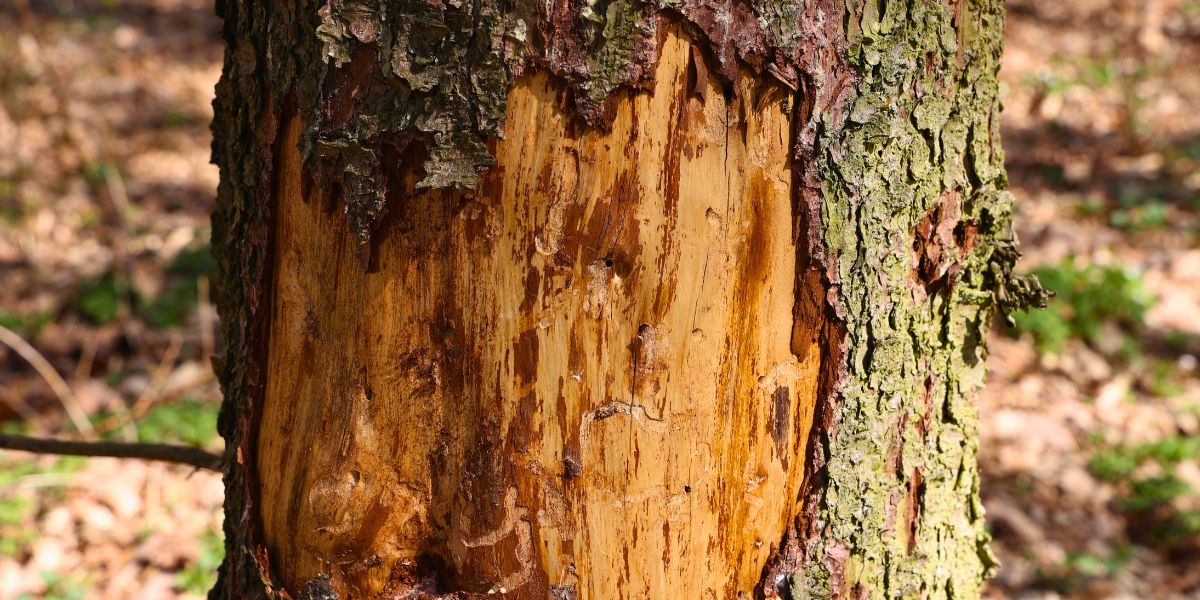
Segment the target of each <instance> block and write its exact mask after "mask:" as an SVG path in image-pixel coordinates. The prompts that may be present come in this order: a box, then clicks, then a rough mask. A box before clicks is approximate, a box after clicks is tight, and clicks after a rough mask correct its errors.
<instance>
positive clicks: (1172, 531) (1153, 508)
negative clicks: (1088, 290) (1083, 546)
mask: <svg viewBox="0 0 1200 600" xmlns="http://www.w3.org/2000/svg"><path fill="white" fill-rule="evenodd" d="M1197 456H1200V436H1182V435H1177V436H1172V437H1169V438H1166V439H1163V440H1159V441H1157V442H1152V443H1148V444H1141V445H1137V446H1118V447H1115V448H1108V449H1102V450H1099V451H1097V452H1095V453H1094V454H1093V455H1092V459H1091V463H1090V467H1091V470H1092V472H1093V473H1095V474H1096V476H1097V477H1099V478H1101V479H1104V480H1106V481H1109V482H1112V483H1115V484H1118V485H1119V486H1120V487H1121V489H1122V492H1121V497H1120V499H1119V500H1118V501H1117V506H1118V508H1120V509H1121V510H1122V511H1124V512H1126V513H1129V514H1131V515H1133V516H1136V517H1137V520H1138V521H1139V523H1143V524H1144V526H1143V525H1139V528H1140V529H1141V530H1142V531H1140V532H1139V533H1140V534H1142V535H1150V536H1152V537H1153V538H1154V539H1156V540H1158V541H1160V542H1164V543H1166V544H1168V545H1175V544H1177V543H1179V542H1180V541H1182V540H1184V539H1186V538H1189V537H1192V536H1195V535H1197V534H1200V512H1197V511H1195V510H1190V509H1179V508H1177V507H1176V504H1177V502H1176V501H1177V500H1178V499H1183V498H1189V499H1190V498H1191V497H1192V496H1194V495H1195V494H1196V493H1197V491H1196V490H1194V489H1192V486H1190V485H1189V484H1188V483H1187V482H1186V481H1184V480H1183V479H1181V478H1180V477H1179V476H1178V475H1177V474H1176V468H1177V467H1178V466H1179V464H1180V463H1182V462H1183V461H1186V460H1194V459H1195V458H1196V457H1197ZM1151 465H1153V466H1155V467H1157V469H1154V468H1143V467H1148V466H1151ZM1146 521H1148V522H1146Z"/></svg>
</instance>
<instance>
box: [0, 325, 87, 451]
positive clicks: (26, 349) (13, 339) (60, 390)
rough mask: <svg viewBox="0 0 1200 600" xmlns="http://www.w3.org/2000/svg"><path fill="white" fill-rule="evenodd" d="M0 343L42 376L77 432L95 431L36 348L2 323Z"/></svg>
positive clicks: (65, 384)
mask: <svg viewBox="0 0 1200 600" xmlns="http://www.w3.org/2000/svg"><path fill="white" fill-rule="evenodd" d="M0 343H2V344H4V345H5V346H8V347H9V348H11V349H12V350H13V352H16V353H17V354H19V355H20V356H21V358H24V359H25V360H26V361H27V362H28V363H29V364H30V365H32V366H33V368H34V370H35V371H37V372H38V374H39V375H41V376H42V379H44V380H46V384H47V385H49V386H50V389H51V390H53V391H54V395H55V396H58V401H59V402H61V403H62V405H63V408H64V409H66V411H67V416H68V417H70V418H71V422H72V423H74V424H75V429H78V430H79V433H81V434H83V435H85V436H87V437H91V436H92V435H93V434H94V433H95V429H94V428H93V427H92V422H91V421H89V420H88V416H87V413H86V412H85V411H84V410H83V407H82V406H80V405H79V399H78V398H76V397H75V393H74V392H72V391H71V386H69V385H67V382H66V380H64V379H63V378H62V375H59V374H58V371H56V370H54V366H53V365H51V364H50V361H48V360H46V357H44V356H42V353H41V352H38V351H37V348H34V347H33V346H31V345H29V342H26V341H25V339H24V338H22V337H21V336H19V335H17V334H16V333H15V332H13V331H12V330H11V329H9V328H7V327H5V326H3V325H0Z"/></svg>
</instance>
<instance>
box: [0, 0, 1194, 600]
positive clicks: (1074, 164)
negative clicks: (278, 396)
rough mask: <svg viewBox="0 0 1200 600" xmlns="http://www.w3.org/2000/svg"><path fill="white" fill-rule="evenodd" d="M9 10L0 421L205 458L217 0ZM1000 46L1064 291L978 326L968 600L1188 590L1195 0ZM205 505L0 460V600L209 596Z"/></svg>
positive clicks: (1148, 1)
mask: <svg viewBox="0 0 1200 600" xmlns="http://www.w3.org/2000/svg"><path fill="white" fill-rule="evenodd" d="M0 2H4V3H5V4H0V278H2V279H0V282H2V284H0V427H2V428H3V430H4V431H7V432H20V433H26V434H30V435H42V436H51V435H58V434H68V433H81V432H82V433H84V434H87V435H89V436H94V437H96V438H103V439H112V440H140V441H167V442H176V443H186V444H193V445H199V446H204V447H206V448H208V449H210V450H214V451H219V450H220V448H221V441H220V439H219V438H218V437H217V435H216V431H215V423H216V414H217V407H218V404H219V390H218V389H217V387H216V384H215V382H214V380H213V377H212V374H211V369H210V367H209V359H210V358H211V356H212V354H213V352H214V345H216V344H217V343H218V341H217V340H216V339H215V336H216V315H215V312H214V310H213V308H212V306H211V304H210V302H209V287H210V284H209V281H210V278H211V277H212V276H213V275H214V271H215V265H214V263H213V261H212V259H211V258H210V257H209V254H208V252H209V245H208V239H209V234H210V229H209V216H208V215H209V212H210V211H211V210H212V208H213V202H214V200H213V198H214V194H215V189H216V184H217V171H216V168H215V167H213V166H212V165H210V164H208V156H209V139H210V137H209V132H208V122H209V119H210V118H211V116H212V109H211V106H210V102H211V101H212V94H213V85H214V83H215V82H216V80H217V78H218V76H219V75H220V68H221V58H222V48H221V42H220V38H219V28H220V23H219V21H218V20H217V19H216V17H215V16H214V15H213V7H212V3H211V0H127V1H120V2H118V1H116V0H58V1H52V0H51V1H35V0H0ZM1007 39H1008V42H1007V54H1006V56H1005V61H1004V69H1003V72H1002V74H1001V77H1002V80H1003V93H1002V95H1003V98H1004V104H1005V112H1004V120H1003V130H1004V131H1003V135H1004V142H1005V146H1006V148H1007V155H1008V168H1009V176H1010V179H1011V182H1012V188H1013V191H1014V192H1015V193H1016V195H1017V197H1018V199H1019V207H1020V213H1019V215H1018V226H1019V230H1020V234H1021V238H1022V240H1023V242H1024V249H1025V252H1026V260H1025V262H1024V268H1025V269H1026V270H1030V271H1035V272H1037V273H1038V274H1039V275H1040V276H1041V278H1042V281H1043V283H1044V284H1046V286H1047V287H1048V288H1050V289H1053V290H1055V291H1057V292H1058V296H1057V297H1056V298H1054V299H1053V300H1052V301H1051V304H1050V307H1049V308H1048V309H1047V310H1045V311H1041V312H1036V313H1031V314H1023V315H1018V318H1017V324H1016V327H1012V328H1009V327H1004V326H1001V325H997V327H996V328H995V329H994V330H993V332H992V334H991V341H990V348H991V356H990V359H989V364H990V367H991V373H990V376H989V381H990V382H989V386H988V388H987V389H986V391H985V392H983V393H982V394H981V396H980V398H979V404H980V408H981V412H982V432H983V438H984V441H983V450H982V455H981V457H980V460H981V468H982V470H983V473H984V480H983V482H984V483H983V490H982V492H983V496H984V501H985V504H986V506H987V509H988V520H989V524H990V527H991V530H992V532H993V535H994V536H995V543H994V544H993V549H994V551H995V553H996V554H997V555H998V557H999V559H1000V561H1001V565H1002V566H1001V567H1000V569H999V571H998V574H997V577H996V578H995V579H994V580H993V581H992V582H991V583H990V585H989V588H988V592H987V593H988V596H989V597H991V598H1129V599H1141V598H1164V599H1166V598H1200V377H1198V375H1200V367H1198V364H1197V363H1198V357H1200V66H1198V65H1200V0H1140V1H1138V0H1062V1H1060V2H1041V1H1036V0H1012V1H1010V2H1009V25H1008V32H1007ZM30 356H32V357H34V358H33V360H32V361H31V360H30V359H29V357H30ZM34 365H37V366H34ZM221 501H222V488H221V482H220V478H219V476H218V475H216V474H213V473H209V472H203V471H193V470H192V469H190V468H186V467H181V466H169V465H164V464H158V463H147V462H140V461H123V462H119V461H116V460H111V459H90V460H83V459H74V458H55V457H45V456H44V457H35V456H32V455H29V454H22V453H15V452H3V451H0V600H9V599H17V598H48V599H79V598H113V599H118V598H120V599H124V598H174V597H193V598H199V597H202V596H203V595H204V594H205V592H206V590H207V589H208V588H209V587H210V586H211V585H212V582H213V580H214V573H215V569H216V567H217V565H218V564H219V563H220V560H221V553H222V547H221V544H222V542H221V533H220V531H221V529H220V521H221Z"/></svg>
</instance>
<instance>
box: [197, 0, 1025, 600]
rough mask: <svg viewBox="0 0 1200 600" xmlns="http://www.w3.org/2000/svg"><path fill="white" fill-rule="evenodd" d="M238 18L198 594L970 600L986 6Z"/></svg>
mask: <svg viewBox="0 0 1200 600" xmlns="http://www.w3.org/2000/svg"><path fill="white" fill-rule="evenodd" d="M218 10H219V12H220V13H221V14H222V16H223V17H224V19H225V36H226V41H227V48H228V49H227V53H226V63H225V70H224V74H223V77H222V80H221V82H220V83H219V84H218V97H217V101H216V103H215V108H216V115H215V119H214V125H213V132H214V137H215V141H214V146H213V149H214V161H215V162H216V163H217V164H218V165H219V166H220V168H221V185H220V189H219V196H220V197H219V205H218V210H217V213H216V214H215V216H214V251H215V253H216V255H217V257H218V260H219V262H220V264H221V268H222V276H221V281H220V286H219V289H218V293H219V299H220V301H219V306H220V309H221V315H222V322H223V324H224V333H225V344H226V348H225V353H224V355H223V357H222V359H221V360H220V361H219V362H218V365H217V370H218V373H219V374H220V376H221V381H222V386H223V389H224V391H225V395H226V399H225V405H224V407H223V410H222V414H221V422H220V428H221V432H222V434H223V435H224V436H225V438H226V442H227V450H226V457H225V462H226V465H225V482H226V494H227V500H226V506H225V508H226V544H227V558H226V562H225V565H224V566H223V567H222V572H221V578H220V581H219V583H218V585H217V587H216V588H215V589H214V590H213V592H212V594H211V597H213V598H302V599H303V598H312V599H316V598H322V599H324V598H343V599H344V598H447V599H449V598H473V597H477V596H478V597H483V596H488V595H497V594H499V595H502V596H503V597H511V598H522V599H524V598H537V599H543V598H554V599H559V600H565V599H576V598H586V599H591V598H676V597H678V598H744V597H745V598H748V597H765V598H776V597H782V598H824V597H831V598H843V597H853V598H862V597H880V598H884V597H888V598H890V597H931V598H948V597H973V596H978V594H979V588H980V585H981V582H982V580H983V578H984V577H985V575H986V573H987V572H988V570H989V569H990V567H991V565H992V561H991V558H990V554H989V553H988V551H987V534H986V532H985V531H984V528H983V511H982V508H981V506H980V505H979V500H978V474H977V471H976V468H975V452H976V448H977V442H976V421H977V419H976V415H975V412H974V408H973V405H972V402H971V397H972V394H973V392H974V390H976V389H977V388H978V386H979V385H980V384H981V382H982V375H983V356H984V347H983V336H984V332H985V331H986V329H987V327H988V326H989V324H990V321H991V318H992V315H993V313H994V312H996V309H1000V310H1002V311H1006V310H1008V309H1010V308H1012V307H1013V306H1016V305H1019V304H1020V303H1022V302H1027V301H1029V300H1031V299H1036V298H1037V295H1038V288H1037V287H1036V282H1031V281H1026V280H1023V279H1020V278H1016V277H1014V276H1013V274H1012V268H1013V264H1014V262H1015V260H1016V258H1017V251H1016V243H1015V239H1014V237H1013V235H1012V233H1011V224H1010V217H1009V215H1010V211H1011V204H1012V201H1011V199H1010V198H1009V196H1008V195H1007V193H1005V192H1004V191H1003V188H1004V187H1005V179H1004V172H1003V157H1002V153H1001V151H1000V148H999V140H998V138H997V131H998V127H997V117H998V101H997V84H996V77H995V76H996V69H997V66H998V59H999V53H1000V40H1001V29H1002V21H1003V14H1002V5H1001V2H1000V1H999V0H948V1H947V2H942V1H937V0H906V1H897V2H887V3H879V2H875V1H874V0H867V2H865V3H858V2H854V3H849V5H848V6H847V5H843V4H842V3H840V2H836V1H834V0H812V1H810V2H799V1H790V0H661V1H660V2H642V1H639V0H611V1H610V2H590V3H576V2H567V1H563V2H547V3H542V2H531V1H528V0H507V1H504V2H487V1H482V2H480V1H476V2H473V3H472V2H417V1H400V0H387V1H379V0H375V1H365V0H364V1H353V0H328V2H327V3H325V4H323V5H319V4H318V3H316V2H312V1H297V2H291V3H254V2H232V1H230V2H225V3H223V4H221V5H220V6H219V8H218Z"/></svg>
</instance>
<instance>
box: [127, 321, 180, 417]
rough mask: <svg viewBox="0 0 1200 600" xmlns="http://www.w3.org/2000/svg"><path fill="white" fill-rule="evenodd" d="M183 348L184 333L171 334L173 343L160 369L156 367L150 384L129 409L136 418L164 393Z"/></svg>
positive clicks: (160, 364)
mask: <svg viewBox="0 0 1200 600" xmlns="http://www.w3.org/2000/svg"><path fill="white" fill-rule="evenodd" d="M182 349H183V335H182V334H180V333H176V334H175V335H172V336H171V345H170V346H167V351H166V353H165V354H163V358H162V362H160V363H158V369H155V371H154V374H153V375H152V376H151V379H150V384H149V385H147V386H146V389H145V391H143V392H142V395H141V396H139V397H138V399H137V401H136V402H134V403H133V407H132V408H130V409H129V412H130V414H131V415H133V417H134V418H138V417H141V416H142V415H143V414H145V412H146V411H147V410H148V409H149V408H150V407H151V406H153V405H154V401H155V400H157V399H158V396H159V394H161V393H162V388H163V386H164V385H166V383H167V377H169V376H170V375H171V370H172V369H174V368H175V361H176V359H178V358H179V351H180V350H182Z"/></svg>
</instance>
